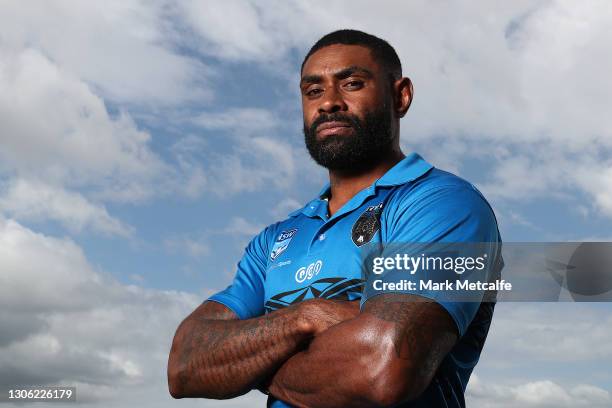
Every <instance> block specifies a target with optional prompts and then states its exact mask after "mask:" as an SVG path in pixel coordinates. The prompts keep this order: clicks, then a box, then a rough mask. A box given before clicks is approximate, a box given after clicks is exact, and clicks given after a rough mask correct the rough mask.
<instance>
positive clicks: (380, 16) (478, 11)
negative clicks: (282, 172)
mask: <svg viewBox="0 0 612 408" xmlns="http://www.w3.org/2000/svg"><path fill="white" fill-rule="evenodd" d="M182 8H183V13H184V15H185V16H187V17H185V21H186V22H188V23H189V24H191V26H192V27H194V29H195V30H196V32H197V33H198V34H199V35H200V36H201V40H202V42H201V44H202V49H203V50H204V51H203V52H205V53H208V54H212V55H215V56H217V57H219V58H222V59H229V60H240V61H255V62H258V63H260V64H261V65H262V66H266V67H268V66H269V67H271V69H276V70H278V71H280V72H282V71H283V70H286V69H287V66H286V65H283V64H277V63H276V61H278V60H279V59H282V57H283V56H286V55H287V54H288V52H289V50H291V49H295V48H297V49H298V50H300V52H303V50H305V49H307V47H308V46H310V45H311V44H312V42H313V41H314V40H316V38H317V37H318V36H319V35H321V34H324V33H326V32H329V31H332V30H334V29H338V28H343V27H349V28H358V29H363V30H365V31H369V32H372V33H374V34H376V35H379V36H381V37H383V38H385V39H387V40H389V42H390V43H391V44H392V45H394V46H395V47H396V49H397V50H398V53H399V55H400V57H401V58H402V61H403V65H404V71H405V74H406V75H408V76H410V77H411V78H412V79H413V81H414V83H415V90H416V92H415V100H414V103H413V106H412V108H411V111H410V112H409V114H408V116H407V117H406V119H404V120H403V125H402V126H403V132H402V133H403V135H404V137H403V138H404V146H406V147H407V148H408V149H410V148H416V149H418V150H419V151H422V152H424V153H426V156H427V157H430V158H431V159H432V160H433V161H435V163H436V164H438V165H440V166H445V167H447V168H449V169H450V170H453V171H460V170H461V167H462V166H464V165H465V164H466V163H469V162H471V161H472V160H473V159H474V158H483V157H491V158H492V159H494V161H495V163H492V164H488V165H489V166H493V167H492V170H491V172H489V173H483V176H482V180H478V181H479V183H480V184H481V185H483V190H484V191H485V192H486V193H487V194H489V195H491V197H492V198H493V199H503V200H510V201H516V200H521V201H523V202H524V201H528V200H535V199H538V198H541V197H543V196H547V197H548V196H550V195H551V194H552V195H555V196H556V197H557V198H560V199H563V197H564V195H565V196H566V197H568V196H571V197H573V198H575V197H576V196H577V195H578V194H581V193H586V195H587V196H588V197H591V198H592V199H593V200H592V203H591V202H588V206H589V207H591V208H592V209H594V210H597V211H599V212H600V213H602V214H605V215H608V216H609V215H611V214H612V210H611V208H612V204H611V202H612V199H611V198H610V197H612V187H611V186H612V183H610V182H609V181H610V180H609V179H610V177H608V173H609V172H610V169H611V168H612V162H611V160H610V158H609V153H610V152H612V133H611V131H610V129H612V122H610V121H611V119H610V115H608V107H609V103H608V99H609V97H608V96H609V95H610V94H611V93H612V83H611V82H610V81H608V80H607V72H608V71H610V70H612V58H611V57H610V54H609V53H607V52H606V51H605V50H606V49H607V47H608V44H609V42H610V40H611V39H612V27H611V26H610V25H609V24H608V23H607V22H608V21H609V20H610V18H611V17H612V9H610V8H609V7H608V4H607V2H605V1H595V2H589V3H588V4H585V3H576V2H568V1H546V2H545V1H541V2H533V1H515V2H511V3H506V4H504V5H501V6H500V5H499V4H495V5H493V4H490V3H487V2H476V3H471V4H470V5H467V6H466V5H464V4H459V3H455V4H447V3H444V4H439V5H431V4H427V5H426V6H425V4H424V3H419V2H410V3H403V4H402V5H396V6H395V7H380V8H377V9H376V11H375V12H373V10H372V7H371V3H369V2H366V1H352V2H351V4H350V7H347V3H346V2H332V3H329V4H326V7H324V8H321V7H312V6H311V5H310V4H309V3H306V2H292V3H286V2H274V3H273V4H272V5H271V4H267V5H266V6H261V5H258V4H257V3H256V2H248V3H244V2H240V3H238V2H234V1H225V2H218V3H214V4H213V5H210V4H207V5H206V6H204V5H203V4H202V3H199V2H186V3H182ZM230 15H231V16H234V18H236V19H238V20H239V21H240V22H241V27H242V29H240V30H235V29H234V28H233V26H232V25H231V24H226V22H227V16H230ZM432 27H436V29H432ZM285 74H287V73H286V72H285ZM292 75H293V76H297V72H294V73H292ZM288 78H289V75H288V76H287V79H288ZM293 79H295V78H293ZM441 146H442V148H441ZM226 166H227V167H228V168H234V169H236V171H237V172H240V171H241V170H242V168H241V167H240V166H239V165H238V164H237V163H235V162H234V163H226ZM597 174H602V176H596V175H597ZM237 185H239V186H240V187H241V188H245V187H246V186H244V185H242V184H237ZM579 199H580V200H582V201H584V200H583V199H582V198H579Z"/></svg>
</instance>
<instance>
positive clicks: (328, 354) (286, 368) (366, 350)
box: [269, 319, 393, 407]
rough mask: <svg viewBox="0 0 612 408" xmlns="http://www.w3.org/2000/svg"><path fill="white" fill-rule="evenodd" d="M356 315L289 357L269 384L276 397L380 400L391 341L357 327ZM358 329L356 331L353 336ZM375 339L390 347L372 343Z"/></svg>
mask: <svg viewBox="0 0 612 408" xmlns="http://www.w3.org/2000/svg"><path fill="white" fill-rule="evenodd" d="M362 325H363V323H362V322H361V321H359V320H358V319H353V320H350V321H346V322H344V323H342V324H339V325H337V326H334V327H333V328H330V329H329V330H327V331H326V332H324V333H322V334H321V335H319V336H317V337H316V338H315V339H314V340H313V342H312V343H311V345H310V347H309V348H308V350H306V351H302V352H299V353H297V354H295V355H294V356H292V357H291V358H290V359H289V360H287V361H286V362H285V363H284V364H283V366H282V367H281V368H280V369H279V370H278V371H277V372H276V374H275V375H274V377H273V379H272V382H271V384H270V386H269V391H270V393H271V394H272V395H274V396H275V397H277V398H279V399H281V400H283V401H286V402H289V403H291V404H293V405H296V406H304V407H306V406H308V407H345V406H351V407H371V406H376V405H378V404H379V403H380V401H379V399H378V395H377V394H376V391H377V390H378V388H379V381H380V380H381V379H382V378H381V376H384V375H387V374H388V372H385V370H387V369H388V365H385V364H386V362H388V361H389V355H388V354H390V353H393V346H392V344H391V343H389V342H388V341H387V340H388V339H387V340H385V339H384V338H382V339H379V340H378V339H377V340H372V339H369V338H368V336H374V337H377V335H376V333H372V332H370V333H368V332H365V333H364V332H361V331H360V329H359V326H362ZM356 333H359V334H358V335H355V334H356ZM373 341H381V342H385V341H387V343H389V347H386V348H385V347H372V345H373Z"/></svg>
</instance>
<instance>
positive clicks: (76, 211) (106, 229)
mask: <svg viewBox="0 0 612 408" xmlns="http://www.w3.org/2000/svg"><path fill="white" fill-rule="evenodd" d="M1 192H2V190H1V189H0V193H1ZM0 211H4V212H5V213H6V214H10V215H11V216H13V217H14V218H17V219H23V220H34V221H39V220H47V219H51V220H55V221H58V222H60V223H61V224H63V225H64V226H65V227H67V228H68V229H69V230H71V231H73V232H81V231H82V230H84V229H91V230H93V231H96V232H100V233H103V234H108V235H120V236H129V235H130V234H131V233H132V231H133V229H132V228H131V227H130V226H127V225H125V224H124V223H122V222H121V221H119V220H118V219H116V218H113V217H111V216H110V215H109V214H108V212H107V211H106V208H104V206H101V205H96V204H93V203H91V202H89V201H88V200H87V199H86V198H85V197H83V196H82V195H81V194H79V193H74V192H68V191H66V190H64V189H62V188H54V187H52V186H50V185H48V184H44V183H36V182H31V181H27V180H23V179H18V180H13V181H12V182H11V183H10V185H9V186H8V189H7V191H5V192H4V194H0Z"/></svg>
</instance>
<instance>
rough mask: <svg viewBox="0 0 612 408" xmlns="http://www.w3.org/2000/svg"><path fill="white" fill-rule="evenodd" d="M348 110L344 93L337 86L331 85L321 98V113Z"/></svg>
mask: <svg viewBox="0 0 612 408" xmlns="http://www.w3.org/2000/svg"><path fill="white" fill-rule="evenodd" d="M345 110H347V105H346V103H345V102H344V99H343V98H342V94H341V93H340V92H339V90H338V89H336V87H329V88H328V89H326V90H325V93H324V94H323V95H322V97H321V99H320V105H319V113H334V112H338V111H345Z"/></svg>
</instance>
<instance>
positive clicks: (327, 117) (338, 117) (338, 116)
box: [309, 112, 361, 134]
mask: <svg viewBox="0 0 612 408" xmlns="http://www.w3.org/2000/svg"><path fill="white" fill-rule="evenodd" d="M325 122H342V123H346V124H347V125H349V126H352V127H353V128H354V129H359V128H361V122H360V121H359V119H357V118H356V117H353V116H352V115H346V114H343V113H338V112H336V113H330V114H322V115H320V116H319V117H318V118H316V119H315V121H314V122H312V124H311V125H310V129H309V130H310V134H315V132H316V130H317V127H318V126H319V125H320V124H322V123H325Z"/></svg>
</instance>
